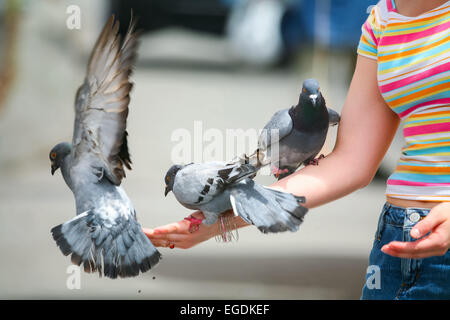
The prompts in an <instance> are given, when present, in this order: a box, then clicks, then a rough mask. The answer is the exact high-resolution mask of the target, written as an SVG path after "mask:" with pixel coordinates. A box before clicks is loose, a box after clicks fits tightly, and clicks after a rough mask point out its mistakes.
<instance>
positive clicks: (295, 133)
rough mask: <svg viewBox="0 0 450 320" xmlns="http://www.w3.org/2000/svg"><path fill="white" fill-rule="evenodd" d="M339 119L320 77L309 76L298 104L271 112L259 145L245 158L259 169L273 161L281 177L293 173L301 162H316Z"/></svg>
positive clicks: (272, 164)
mask: <svg viewBox="0 0 450 320" xmlns="http://www.w3.org/2000/svg"><path fill="white" fill-rule="evenodd" d="M339 120H340V117H339V114H338V113H337V112H335V111H334V110H332V109H328V108H327V107H326V104H325V99H324V98H323V96H322V93H321V92H320V90H319V83H318V82H317V80H315V79H307V80H305V81H304V82H303V88H302V92H301V94H300V98H299V101H298V104H297V105H296V106H293V107H291V108H290V109H284V110H280V111H278V112H276V113H275V114H274V115H273V116H272V118H271V119H270V121H269V122H268V123H267V124H266V126H265V127H264V129H263V130H262V132H261V135H260V137H259V139H258V149H257V150H256V151H255V152H254V153H253V154H252V155H251V156H249V157H247V159H246V161H244V162H247V163H251V164H253V165H254V166H255V167H256V168H258V169H259V168H260V167H261V166H264V165H267V164H269V163H270V164H271V167H272V173H273V174H274V175H275V177H277V178H278V179H282V178H284V177H286V176H288V175H290V174H292V173H293V172H295V170H297V169H298V167H300V166H301V165H302V164H304V165H308V164H315V165H317V164H318V159H316V158H315V157H316V155H317V154H318V153H319V151H320V150H321V149H322V147H323V145H324V143H325V139H326V137H327V132H328V127H329V126H330V125H336V124H338V122H339ZM323 157H324V156H323V155H321V156H320V157H319V159H321V158H323ZM241 159H242V158H241Z"/></svg>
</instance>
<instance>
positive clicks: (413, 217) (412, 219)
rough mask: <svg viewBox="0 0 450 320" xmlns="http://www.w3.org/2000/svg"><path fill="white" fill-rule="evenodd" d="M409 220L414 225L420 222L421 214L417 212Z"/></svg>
mask: <svg viewBox="0 0 450 320" xmlns="http://www.w3.org/2000/svg"><path fill="white" fill-rule="evenodd" d="M409 220H410V221H411V222H413V223H416V222H418V221H419V220H420V214H419V213H417V212H413V213H411V214H410V215H409Z"/></svg>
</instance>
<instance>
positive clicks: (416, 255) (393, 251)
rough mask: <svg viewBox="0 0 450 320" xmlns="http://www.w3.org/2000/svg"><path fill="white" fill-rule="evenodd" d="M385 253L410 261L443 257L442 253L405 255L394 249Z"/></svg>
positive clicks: (428, 252) (429, 252) (431, 252)
mask: <svg viewBox="0 0 450 320" xmlns="http://www.w3.org/2000/svg"><path fill="white" fill-rule="evenodd" d="M383 252H384V253H386V254H388V255H390V256H393V257H397V258H408V259H422V258H428V257H433V256H441V255H442V252H441V251H427V252H421V253H405V252H400V251H396V250H394V249H392V248H389V249H386V250H383Z"/></svg>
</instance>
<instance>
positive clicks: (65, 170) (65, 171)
mask: <svg viewBox="0 0 450 320" xmlns="http://www.w3.org/2000/svg"><path fill="white" fill-rule="evenodd" d="M70 158H71V154H68V155H67V156H66V157H65V158H64V160H63V161H62V163H61V167H60V170H61V174H62V176H63V178H64V181H65V182H66V184H67V186H68V187H69V188H70V189H71V190H73V189H72V187H73V185H72V179H71V178H70Z"/></svg>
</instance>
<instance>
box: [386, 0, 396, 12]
mask: <svg viewBox="0 0 450 320" xmlns="http://www.w3.org/2000/svg"><path fill="white" fill-rule="evenodd" d="M386 6H387V8H388V11H395V10H394V7H393V6H392V0H386Z"/></svg>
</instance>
